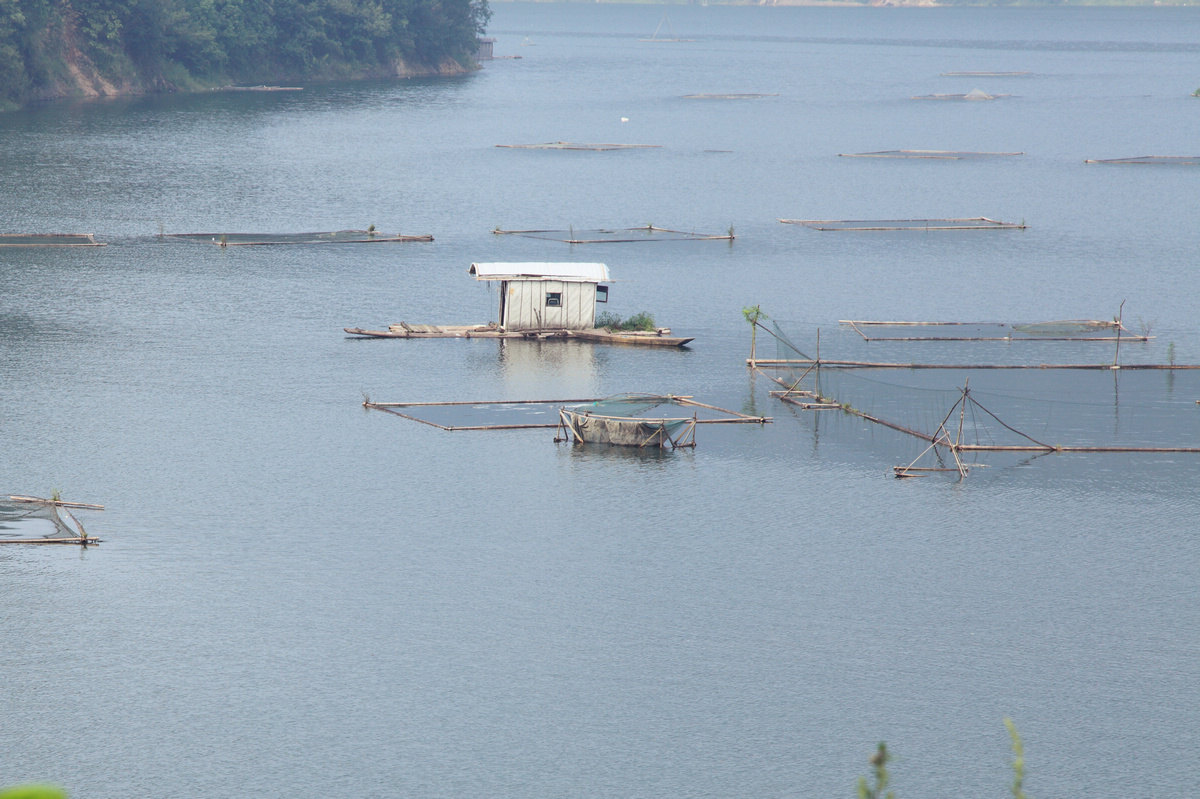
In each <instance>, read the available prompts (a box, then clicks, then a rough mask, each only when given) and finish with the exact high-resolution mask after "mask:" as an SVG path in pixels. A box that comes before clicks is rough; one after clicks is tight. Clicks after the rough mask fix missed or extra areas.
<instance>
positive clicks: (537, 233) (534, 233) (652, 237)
mask: <svg viewBox="0 0 1200 799" xmlns="http://www.w3.org/2000/svg"><path fill="white" fill-rule="evenodd" d="M492 233H493V234H495V235H497V236H523V237H525V238H529V239H541V240H543V241H560V242H563V243H564V244H628V243H639V242H653V241H733V239H734V235H733V228H732V227H730V228H729V232H728V233H724V234H723V233H696V232H695V231H693V232H690V233H689V232H688V231H685V230H674V229H672V228H664V227H656V226H654V225H645V226H644V227H631V228H594V229H591V230H580V231H576V230H575V229H574V228H567V229H566V230H562V229H535V230H504V229H502V228H499V227H497V228H495V229H493V230H492ZM563 233H565V234H567V237H566V238H563V237H562V235H561V234H563ZM634 233H643V234H645V235H643V236H638V237H636V238H633V237H632V236H631V234H634ZM542 234H546V235H542ZM552 234H557V235H552ZM576 234H580V235H584V236H587V235H588V234H593V236H592V237H591V238H580V237H579V236H578V235H576ZM595 234H612V236H613V237H609V238H596V237H595ZM656 234H658V235H657V236H656ZM620 236H630V237H628V238H616V237H620Z"/></svg>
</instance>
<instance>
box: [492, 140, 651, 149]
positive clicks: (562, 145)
mask: <svg viewBox="0 0 1200 799" xmlns="http://www.w3.org/2000/svg"><path fill="white" fill-rule="evenodd" d="M496 146H497V147H502V148H504V149H508V150H596V151H602V150H652V149H656V148H658V147H661V146H662V145H660V144H588V143H585V142H569V141H552V142H545V143H543V144H497V145H496Z"/></svg>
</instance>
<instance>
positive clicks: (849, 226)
mask: <svg viewBox="0 0 1200 799" xmlns="http://www.w3.org/2000/svg"><path fill="white" fill-rule="evenodd" d="M779 221H780V222H783V223H784V224H785V225H803V226H805V227H810V228H812V229H813V230H855V231H878V230H919V231H920V230H1024V229H1025V227H1026V226H1025V223H1024V222H1021V223H1019V224H1018V223H1016V222H1001V221H999V220H996V219H989V218H987V217H986V216H975V217H968V218H964V219H780V220H779Z"/></svg>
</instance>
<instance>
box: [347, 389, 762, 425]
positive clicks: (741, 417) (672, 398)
mask: <svg viewBox="0 0 1200 799" xmlns="http://www.w3.org/2000/svg"><path fill="white" fill-rule="evenodd" d="M655 396H657V395H655ZM662 398H663V399H664V401H667V402H671V403H674V404H676V405H690V406H694V407H697V408H706V409H708V410H711V411H716V412H717V413H723V414H726V415H727V416H729V417H731V418H728V419H696V418H695V415H694V414H693V419H692V422H693V424H694V425H696V424H747V423H754V424H767V423H769V422H771V421H773V420H772V419H771V417H769V416H750V415H749V414H744V413H739V412H738V411H731V410H729V409H727V408H721V407H718V406H716V405H709V404H708V403H704V402H699V401H697V400H695V399H693V398H692V395H690V394H664V395H662ZM605 399H607V398H605V397H592V398H589V399H552V400H545V399H543V400H477V401H468V400H449V401H445V402H372V401H371V400H369V399H366V400H363V403H362V406H363V408H365V409H367V410H377V411H383V412H384V413H390V414H392V415H393V416H399V417H400V418H402V419H408V420H410V421H413V422H420V423H421V424H424V425H429V426H430V427H436V428H438V429H439V430H445V431H448V432H454V431H461V430H476V431H478V430H549V429H551V428H560V427H561V426H562V425H561V424H560V423H549V422H538V423H532V424H487V425H444V424H440V423H438V422H432V421H430V420H428V419H422V418H420V417H419V416H413V415H412V414H408V413H403V412H402V411H398V410H396V409H397V408H434V407H455V406H471V405H559V406H563V405H583V404H586V403H590V402H602V401H604V400H605ZM613 418H640V417H613ZM646 421H654V420H653V419H649V418H647V419H646ZM693 435H694V434H693Z"/></svg>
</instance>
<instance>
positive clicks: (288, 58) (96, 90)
mask: <svg viewBox="0 0 1200 799" xmlns="http://www.w3.org/2000/svg"><path fill="white" fill-rule="evenodd" d="M490 16H491V11H490V9H489V8H488V2H487V0H0V105H8V106H13V105H19V104H21V103H25V102H28V101H30V100H37V99H45V98H51V97H64V96H72V95H103V94H126V93H137V92H153V91H172V90H179V89H185V90H186V89H197V88H202V87H204V86H213V85H220V84H222V83H227V82H234V83H246V82H273V81H279V80H300V79H322V78H338V77H356V76H382V75H407V74H432V73H438V72H450V71H456V70H462V69H466V68H468V67H469V66H470V65H471V63H472V61H473V57H474V54H475V51H476V39H477V37H478V36H479V35H480V34H482V33H483V32H484V30H485V28H486V26H487V22H488V19H489V18H490Z"/></svg>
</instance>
